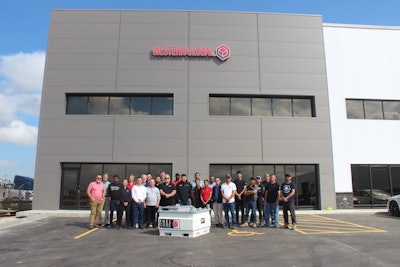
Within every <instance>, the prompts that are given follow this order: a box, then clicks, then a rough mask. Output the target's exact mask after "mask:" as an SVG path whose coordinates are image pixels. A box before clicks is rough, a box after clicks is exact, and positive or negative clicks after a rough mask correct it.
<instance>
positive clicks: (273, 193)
mask: <svg viewBox="0 0 400 267" xmlns="http://www.w3.org/2000/svg"><path fill="white" fill-rule="evenodd" d="M267 192H268V194H267ZM278 192H279V184H278V183H274V184H271V183H268V184H267V186H266V187H265V193H266V194H267V202H269V203H272V202H275V201H276V198H277V197H278Z"/></svg>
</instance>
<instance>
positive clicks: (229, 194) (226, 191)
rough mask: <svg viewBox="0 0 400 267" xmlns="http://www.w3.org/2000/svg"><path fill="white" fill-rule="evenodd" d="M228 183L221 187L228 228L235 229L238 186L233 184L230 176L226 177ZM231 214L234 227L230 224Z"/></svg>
mask: <svg viewBox="0 0 400 267" xmlns="http://www.w3.org/2000/svg"><path fill="white" fill-rule="evenodd" d="M225 178H226V182H225V183H223V184H222V186H221V194H222V203H223V206H224V213H225V222H226V225H227V227H228V228H231V229H235V226H236V215H235V195H236V190H237V189H236V185H235V183H232V177H231V175H230V174H227V175H226V176H225ZM228 212H230V213H231V217H232V225H231V224H230V223H229V214H228Z"/></svg>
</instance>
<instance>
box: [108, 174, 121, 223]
mask: <svg viewBox="0 0 400 267" xmlns="http://www.w3.org/2000/svg"><path fill="white" fill-rule="evenodd" d="M121 190H122V184H120V183H119V176H118V175H114V176H113V182H112V183H111V184H110V186H109V187H108V192H107V196H108V197H109V198H110V226H111V227H113V226H114V223H113V217H114V211H116V212H117V228H119V227H120V225H121V221H120V220H119V219H121V218H122V215H121V206H120V205H121Z"/></svg>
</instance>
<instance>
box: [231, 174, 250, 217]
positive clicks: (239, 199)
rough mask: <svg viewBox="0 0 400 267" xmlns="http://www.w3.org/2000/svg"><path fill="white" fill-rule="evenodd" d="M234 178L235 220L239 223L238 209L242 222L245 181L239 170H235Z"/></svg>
mask: <svg viewBox="0 0 400 267" xmlns="http://www.w3.org/2000/svg"><path fill="white" fill-rule="evenodd" d="M236 177H237V178H236V180H235V181H233V182H234V183H235V185H236V195H235V210H236V222H237V223H238V224H239V210H240V212H241V223H244V220H243V219H244V208H245V204H246V203H245V198H244V195H243V194H244V192H245V190H246V185H247V183H246V181H245V180H244V179H243V174H242V172H241V171H237V172H236Z"/></svg>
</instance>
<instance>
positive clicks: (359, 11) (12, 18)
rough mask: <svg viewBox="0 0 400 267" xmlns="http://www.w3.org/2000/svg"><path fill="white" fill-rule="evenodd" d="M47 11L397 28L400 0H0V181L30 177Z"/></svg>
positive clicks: (48, 16) (34, 151)
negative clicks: (276, 16)
mask: <svg viewBox="0 0 400 267" xmlns="http://www.w3.org/2000/svg"><path fill="white" fill-rule="evenodd" d="M51 9H178V10H225V11H250V12H271V13H296V14H319V15H322V16H323V21H324V22H326V23H343V24H368V25H389V26H400V15H399V14H400V1H399V0H246V1H245V0H241V1H239V0H199V1H195V0H186V1H184V0H180V1H178V0H168V1H159V0H153V1H149V0H147V1H142V0H37V1H31V0H0V36H1V38H0V179H1V178H4V177H5V176H6V175H7V176H8V177H10V178H13V177H14V175H16V174H19V175H26V176H30V177H34V170H35V154H36V138H37V127H38V121H39V105H40V94H41V82H42V79H43V68H44V58H45V51H46V43H47V34H48V27H49V20H50V10H51Z"/></svg>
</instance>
